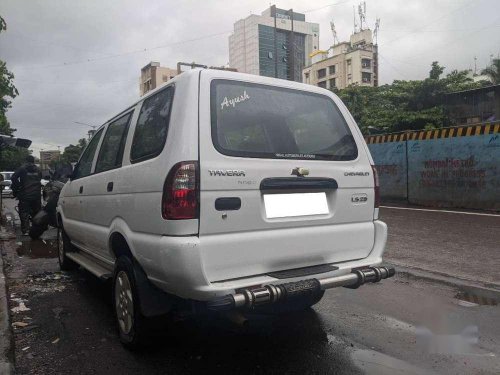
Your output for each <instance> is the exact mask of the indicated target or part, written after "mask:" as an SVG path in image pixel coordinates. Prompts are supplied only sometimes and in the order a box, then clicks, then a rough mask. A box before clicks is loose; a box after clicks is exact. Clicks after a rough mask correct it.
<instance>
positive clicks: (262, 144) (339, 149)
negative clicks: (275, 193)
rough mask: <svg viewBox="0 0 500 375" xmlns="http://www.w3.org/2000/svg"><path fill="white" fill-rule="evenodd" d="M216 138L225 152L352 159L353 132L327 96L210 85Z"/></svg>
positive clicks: (219, 82)
mask: <svg viewBox="0 0 500 375" xmlns="http://www.w3.org/2000/svg"><path fill="white" fill-rule="evenodd" d="M211 117H212V140H213V142H214V146H215V148H216V149H217V150H218V151H219V152H221V153H222V154H225V155H230V156H241V157H255V158H279V159H319V160H353V159H355V158H356V157H357V156H358V150H357V148H356V143H355V142H354V139H353V137H352V134H351V131H350V130H349V127H348V126H347V123H346V122H345V119H344V117H343V116H342V114H341V113H340V111H339V109H338V108H337V106H336V105H335V103H334V102H333V101H332V100H331V99H330V98H329V97H327V96H324V95H319V94H314V93H309V92H305V91H299V90H290V89H284V88H279V87H273V86H266V85H258V84H252V83H245V82H235V81H226V80H214V81H212V84H211Z"/></svg>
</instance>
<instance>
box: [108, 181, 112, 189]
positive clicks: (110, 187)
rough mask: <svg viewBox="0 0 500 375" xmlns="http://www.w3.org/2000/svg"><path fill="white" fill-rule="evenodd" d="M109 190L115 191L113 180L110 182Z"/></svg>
mask: <svg viewBox="0 0 500 375" xmlns="http://www.w3.org/2000/svg"><path fill="white" fill-rule="evenodd" d="M108 191H113V181H111V182H108Z"/></svg>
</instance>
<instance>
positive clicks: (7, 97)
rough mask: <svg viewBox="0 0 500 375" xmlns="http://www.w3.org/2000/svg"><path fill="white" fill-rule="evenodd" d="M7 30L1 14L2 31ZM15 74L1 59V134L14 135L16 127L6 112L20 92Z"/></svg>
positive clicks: (0, 28) (0, 29) (0, 27)
mask: <svg viewBox="0 0 500 375" xmlns="http://www.w3.org/2000/svg"><path fill="white" fill-rule="evenodd" d="M4 30H7V24H6V23H5V20H4V19H3V18H2V17H1V16H0V33H1V32H2V31H4ZM13 79H14V74H12V73H11V72H9V71H8V70H7V66H6V64H5V62H4V61H2V60H0V134H6V135H12V133H14V131H15V129H11V127H10V125H9V121H7V117H6V115H5V112H7V109H8V108H10V104H11V99H14V98H15V97H16V96H17V95H18V94H19V92H18V91H17V89H16V87H15V86H14V83H13Z"/></svg>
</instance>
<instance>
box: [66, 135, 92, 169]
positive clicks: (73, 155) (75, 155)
mask: <svg viewBox="0 0 500 375" xmlns="http://www.w3.org/2000/svg"><path fill="white" fill-rule="evenodd" d="M86 146H87V140H86V139H85V138H81V139H79V140H78V144H77V145H71V144H70V145H69V146H67V147H65V148H64V152H63V153H62V155H61V161H63V162H65V163H76V162H77V161H78V159H79V158H80V155H81V154H82V152H83V150H84V148H85V147H86Z"/></svg>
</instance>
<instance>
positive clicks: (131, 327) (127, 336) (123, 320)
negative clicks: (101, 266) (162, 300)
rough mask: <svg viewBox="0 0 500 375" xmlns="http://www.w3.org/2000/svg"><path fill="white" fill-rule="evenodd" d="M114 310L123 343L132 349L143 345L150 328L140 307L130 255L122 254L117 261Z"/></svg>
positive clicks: (114, 283)
mask: <svg viewBox="0 0 500 375" xmlns="http://www.w3.org/2000/svg"><path fill="white" fill-rule="evenodd" d="M113 310H114V312H115V318H116V322H117V325H118V331H119V334H120V342H121V343H122V345H123V346H125V347H126V348H127V349H131V350H134V349H137V348H139V347H140V346H142V345H143V344H144V341H145V338H146V337H147V336H148V332H149V330H148V329H147V319H146V317H144V315H143V314H142V312H141V309H140V300H139V294H138V292H137V284H136V279H135V273H134V265H133V263H132V260H131V259H130V258H129V257H128V256H120V257H119V258H118V259H117V260H116V263H115V271H114V274H113Z"/></svg>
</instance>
